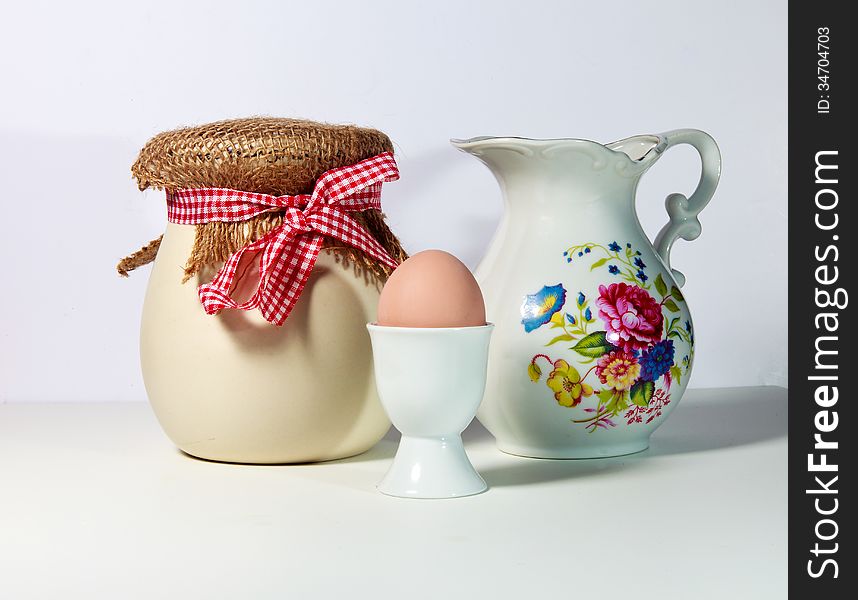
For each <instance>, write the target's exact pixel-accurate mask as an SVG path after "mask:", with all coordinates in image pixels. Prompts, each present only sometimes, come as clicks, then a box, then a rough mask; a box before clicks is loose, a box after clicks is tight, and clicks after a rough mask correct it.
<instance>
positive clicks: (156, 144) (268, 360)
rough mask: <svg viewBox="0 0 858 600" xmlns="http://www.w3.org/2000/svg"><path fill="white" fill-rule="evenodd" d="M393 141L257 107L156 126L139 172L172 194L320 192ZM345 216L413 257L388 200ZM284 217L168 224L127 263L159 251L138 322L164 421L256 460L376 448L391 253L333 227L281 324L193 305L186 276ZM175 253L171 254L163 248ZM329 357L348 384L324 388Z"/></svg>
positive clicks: (184, 436) (187, 445)
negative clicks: (308, 283) (372, 324)
mask: <svg viewBox="0 0 858 600" xmlns="http://www.w3.org/2000/svg"><path fill="white" fill-rule="evenodd" d="M383 153H392V144H391V142H390V140H389V139H388V137H387V136H386V135H384V134H383V133H381V132H379V131H376V130H372V129H364V128H359V127H354V126H341V125H327V124H319V123H313V122H309V121H301V120H293V119H276V118H249V119H239V120H231V121H221V122H217V123H212V124H208V125H203V126H199V127H192V128H185V129H179V130H175V131H169V132H166V133H162V134H159V135H157V136H155V137H154V138H153V139H152V140H150V141H149V142H148V143H147V144H146V146H145V147H144V148H143V149H142V151H141V153H140V156H139V158H138V159H137V161H136V162H135V163H134V165H133V167H132V173H133V175H134V177H135V178H136V179H137V182H138V184H139V187H140V189H141V190H145V189H147V188H149V187H153V188H156V189H164V190H166V192H167V194H168V198H169V194H171V193H174V192H178V191H179V190H189V189H195V188H228V189H231V190H242V191H246V192H255V193H258V194H269V195H272V196H295V195H299V194H310V193H312V192H313V190H314V187H315V186H316V184H317V180H319V177H320V175H322V174H323V173H325V172H330V171H331V170H332V169H338V168H341V167H347V166H349V165H354V164H356V163H360V162H361V161H365V160H367V159H370V158H371V157H375V156H378V155H382V154H383ZM349 216H350V217H351V218H352V219H354V221H356V222H357V223H358V224H359V225H360V226H361V227H362V228H363V229H364V230H365V231H366V232H367V233H368V234H369V235H370V236H371V237H372V238H374V240H376V241H377V242H378V243H379V244H380V245H381V247H383V249H384V251H386V253H387V255H389V257H391V258H393V260H395V262H396V263H398V262H401V261H402V260H404V259H405V258H406V254H405V252H404V250H403V249H402V246H401V245H400V243H399V241H398V240H397V239H396V237H395V236H394V234H393V233H392V232H391V231H390V229H389V228H388V227H387V225H386V224H385V222H384V216H383V214H382V213H381V211H380V210H377V209H368V210H362V211H360V212H351V213H349ZM282 223H283V214H282V213H281V212H266V213H263V214H260V215H258V216H255V217H252V218H251V219H248V220H244V221H240V222H208V223H203V224H198V225H176V224H174V223H168V226H167V231H166V232H165V234H164V236H162V237H160V238H158V239H156V240H153V241H152V242H151V243H149V244H148V245H146V246H144V247H143V248H142V249H140V250H139V251H137V252H135V253H133V254H131V255H130V256H128V257H126V258H124V259H122V261H120V263H119V265H118V266H117V270H118V271H119V273H120V274H122V275H127V274H128V272H129V271H131V270H133V269H135V268H137V267H139V266H141V265H143V264H146V263H149V262H152V261H153V260H154V261H155V269H154V270H153V272H152V275H151V277H150V284H149V289H148V291H147V297H146V302H145V304H144V314H143V325H142V329H141V359H142V363H143V373H144V381H145V382H146V388H147V392H148V393H149V397H150V401H151V402H152V405H153V408H154V409H155V412H156V415H157V416H158V418H159V420H160V421H161V424H162V426H164V429H165V431H166V432H167V434H168V435H169V436H170V437H171V439H173V441H174V442H175V443H176V444H177V445H178V446H179V447H180V448H181V449H183V450H185V451H186V452H188V453H190V454H194V455H195V456H200V457H203V458H211V459H215V460H226V461H236V462H258V463H277V462H304V461H313V460H326V459H331V458H337V457H340V456H347V455H351V454H356V453H358V452H361V451H363V450H365V449H367V448H369V447H370V446H372V445H373V444H374V443H375V442H376V441H377V440H378V439H379V438H380V437H381V435H383V433H384V432H385V431H386V429H387V426H388V423H387V420H386V417H385V416H384V414H383V411H382V410H381V408H380V406H379V405H378V401H377V398H376V394H375V389H374V384H373V383H372V378H371V365H370V364H369V362H368V360H369V359H368V358H367V357H369V356H370V355H371V350H370V346H369V340H368V337H367V335H366V332H365V331H364V330H363V323H364V322H366V321H369V320H372V319H373V317H374V310H375V301H377V295H378V291H379V290H380V286H381V284H382V283H383V281H384V280H385V279H386V277H387V276H388V275H389V273H390V267H389V266H388V265H386V264H383V263H382V262H380V261H378V260H377V259H375V258H374V257H373V256H370V255H368V254H367V253H366V252H364V251H363V250H361V249H358V248H355V247H351V246H349V245H347V244H344V243H343V242H342V241H341V240H338V239H335V238H333V237H325V238H324V241H323V243H322V247H323V248H324V250H323V252H322V254H320V256H319V259H318V262H317V267H316V268H315V269H314V270H313V274H312V280H313V283H312V286H313V289H312V293H309V294H308V292H307V291H305V292H304V296H309V297H306V298H305V297H303V296H302V297H301V298H299V300H298V303H297V304H296V310H295V312H294V313H293V314H292V315H291V316H289V317H288V319H287V320H286V321H285V323H284V326H283V327H275V326H274V325H270V324H268V323H264V321H262V320H261V317H258V315H257V316H256V317H252V316H251V315H246V314H245V315H243V317H241V318H239V317H237V316H235V315H232V316H228V315H227V313H230V312H238V311H224V313H223V314H221V315H218V316H209V315H206V314H205V313H204V312H203V309H202V307H201V306H200V305H199V301H197V302H196V305H195V306H193V307H191V306H190V303H191V302H192V297H193V295H194V294H190V293H189V292H188V288H194V287H195V284H202V283H204V282H205V281H206V280H207V279H208V278H210V277H211V275H212V273H213V272H214V271H215V270H216V269H217V268H219V266H220V265H221V264H222V263H223V262H224V261H225V260H227V259H228V258H229V257H230V256H231V255H233V254H234V253H235V252H237V251H239V250H240V249H242V248H244V247H245V246H247V245H248V244H251V243H253V242H255V241H256V240H259V239H260V238H262V237H263V236H265V235H266V234H268V233H269V232H271V231H272V230H274V229H276V228H278V227H279V226H280V225H281V224H282ZM191 231H192V235H191ZM165 252H168V253H169V254H170V256H169V258H163V259H162V254H164V253H165ZM180 255H184V258H183V259H182V260H183V263H182V264H183V266H182V267H181V268H179V266H178V265H179V263H178V262H177V258H178V256H180ZM160 263H163V264H160ZM335 266H338V268H334V267H335ZM343 267H346V268H343ZM192 279H193V280H195V281H189V280H192ZM322 315H324V316H322ZM254 319H255V320H254ZM313 332H316V333H315V334H313ZM308 333H309V335H308ZM334 336H336V340H335V339H331V338H333V337H334ZM237 340H240V342H238V343H237ZM325 344H331V345H329V346H325ZM257 346H258V347H264V348H265V349H266V350H265V352H264V353H260V352H258V348H257ZM341 347H344V348H348V352H347V353H343V351H341V350H340V348H341ZM319 348H324V349H326V351H325V352H321V351H320V350H319ZM338 352H339V353H340V354H339V355H338V354H337V353H338ZM323 357H324V358H323ZM281 359H282V360H281ZM331 360H337V362H338V363H339V367H338V368H339V369H340V372H341V373H342V374H347V376H348V379H350V382H351V383H349V384H348V385H342V386H341V387H339V388H337V387H336V382H334V383H333V384H331V383H329V384H328V389H327V391H325V389H324V386H323V385H317V383H318V384H321V382H323V381H324V380H325V378H326V377H329V371H330V368H331V365H330V361H331ZM236 381H238V382H239V383H238V384H237V383H236ZM331 385H334V387H333V388H331ZM236 414H241V418H239V419H236V418H235V415H236Z"/></svg>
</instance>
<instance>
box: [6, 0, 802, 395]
mask: <svg viewBox="0 0 858 600" xmlns="http://www.w3.org/2000/svg"><path fill="white" fill-rule="evenodd" d="M2 15H3V16H2V20H0V90H2V94H0V175H2V179H0V182H2V190H0V202H2V217H0V219H2V221H0V222H2V224H3V227H2V235H0V260H2V270H0V273H2V277H0V281H2V284H0V285H2V289H0V402H6V401H31V400H32V401H45V400H140V399H143V398H145V392H144V390H143V386H142V381H141V377H140V372H139V366H138V358H137V336H138V324H139V315H140V310H141V305H142V301H143V294H144V288H145V285H146V278H147V272H146V271H148V268H147V269H144V270H142V272H137V273H135V274H133V275H132V277H131V278H130V279H129V280H122V279H119V278H118V277H117V276H116V274H115V272H114V271H113V268H114V265H115V263H116V262H117V260H118V259H119V258H120V257H121V256H123V255H124V254H126V253H127V252H129V251H131V250H134V249H136V248H137V247H139V246H140V245H142V244H143V243H145V242H147V241H148V240H149V239H151V238H154V237H157V235H158V234H159V233H160V231H161V230H162V229H163V224H164V220H165V217H164V212H165V211H164V203H163V198H162V196H161V194H159V193H157V192H147V193H144V194H141V193H140V192H138V191H137V189H136V186H135V184H134V182H133V181H132V180H131V177H130V171H129V168H130V165H131V163H132V162H133V160H134V158H135V156H136V153H137V151H138V150H139V149H140V147H142V146H143V144H144V143H145V142H146V140H147V139H148V138H149V137H151V136H152V135H154V134H156V133H158V132H159V131H162V130H165V129H170V128H173V127H176V126H179V125H188V124H199V123H204V122H207V121H212V120H217V119H222V118H228V117H238V116H247V115H257V114H268V115H276V116H295V117H305V118H310V119H315V120H322V121H328V122H353V123H357V124H360V125H365V126H371V127H377V128H379V129H381V130H383V131H385V132H386V133H388V134H389V135H390V137H391V138H392V139H393V140H394V142H395V144H396V147H397V158H398V161H399V165H400V169H401V173H402V179H401V180H400V181H399V182H397V183H395V184H390V185H388V186H386V188H385V196H384V202H385V210H386V212H387V214H388V215H389V217H390V221H391V226H392V227H393V229H394V231H396V232H397V233H398V234H399V235H400V237H401V238H402V240H403V242H404V244H405V246H406V249H407V250H409V251H410V252H416V251H419V250H421V249H425V248H430V247H438V248H444V249H447V250H449V251H451V252H453V253H454V254H457V255H458V256H459V257H461V258H462V259H463V260H464V261H465V262H466V263H467V264H468V265H469V266H471V267H475V266H476V265H477V263H478V262H479V260H480V258H481V256H482V254H483V252H484V250H485V248H486V245H487V243H488V241H489V239H490V237H491V234H492V232H493V229H494V227H495V225H496V224H497V221H498V219H499V217H500V211H501V200H500V196H499V191H498V188H497V186H496V184H495V182H494V180H493V178H492V176H491V175H490V173H489V172H488V171H487V170H486V169H485V168H484V167H482V166H481V165H480V164H479V163H478V162H477V161H475V160H474V159H473V158H470V157H468V156H466V155H464V154H461V153H459V152H457V151H456V150H454V149H453V148H452V147H451V146H449V144H448V142H447V140H448V138H450V137H469V136H474V135H523V136H530V137H583V138H590V139H596V140H600V141H603V142H609V141H613V140H615V139H618V138H622V137H626V136H629V135H634V134H640V133H657V132H660V131H664V130H668V129H674V128H679V127H695V128H699V129H703V130H706V131H708V132H709V133H710V134H712V135H713V136H714V137H715V139H716V140H717V141H718V142H719V144H720V146H721V151H722V154H723V157H724V168H723V177H722V179H721V185H720V188H719V189H718V191H717V193H716V195H715V198H714V200H713V201H712V203H711V204H710V205H709V207H708V208H707V209H706V210H705V211H704V212H703V213H702V214H701V216H700V218H701V222H702V223H703V235H702V236H701V237H700V238H699V239H698V240H696V241H695V242H693V243H684V242H680V243H678V244H677V245H676V247H675V248H674V252H673V262H674V266H675V267H676V268H678V269H679V270H681V271H683V272H685V274H686V275H687V277H688V283H687V285H686V287H685V289H684V292H685V295H686V297H687V298H688V301H689V304H690V306H691V310H692V312H693V314H694V317H695V326H696V330H697V343H698V348H697V360H696V362H695V372H694V375H693V378H692V380H691V385H692V386H695V387H721V386H740V385H758V384H776V385H786V367H787V359H786V355H787V350H786V343H787V334H786V331H787V320H786V316H787V314H786V299H787V278H786V225H787V202H786V161H787V152H786V134H787V133H786V108H787V101H786V83H787V68H786V67H787V62H786V2H778V1H773V0H772V1H769V0H765V1H763V0H760V1H755V2H721V3H718V4H717V5H713V4H712V3H709V2H706V3H704V2H688V1H687V0H685V1H670V2H666V1H664V2H637V1H635V2H620V1H614V2H593V1H592V0H591V1H588V2H559V1H558V2H538V1H532V0H531V1H528V2H512V1H510V2H491V3H490V2H485V3H478V2H470V3H466V2H461V1H460V2H440V1H435V2H431V3H429V2H427V3H420V4H418V3H406V2H372V1H366V0H364V1H361V2H348V3H347V2H341V3H325V2H273V1H272V2H227V1H222V0H208V1H207V2H204V3H203V2H201V3H178V2H164V1H147V2H135V3H127V4H125V3H95V2H85V1H79V2H74V3H68V4H60V3H56V4H52V3H48V4H42V3H37V2H26V3H25V2H17V3H14V4H13V3H5V2H4V3H2ZM698 175H699V165H698V162H697V157H696V154H695V153H694V151H693V150H691V149H689V148H678V149H676V150H672V151H671V152H670V153H669V154H668V155H667V156H666V157H665V158H664V159H663V160H661V161H660V162H659V164H658V165H657V166H656V167H654V169H653V170H652V171H651V172H650V173H649V174H647V175H646V176H645V177H644V179H643V182H642V184H641V186H640V189H639V197H638V212H639V215H640V218H641V220H642V222H643V225H644V228H645V229H646V230H647V231H648V232H649V233H650V234H651V235H654V234H655V232H656V231H657V230H658V229H659V228H660V227H661V225H662V224H663V222H664V221H665V219H666V215H665V212H664V208H663V199H664V197H665V195H666V194H668V193H670V192H675V191H680V192H685V193H689V192H690V191H691V190H692V189H693V186H694V184H695V182H696V180H697V177H698Z"/></svg>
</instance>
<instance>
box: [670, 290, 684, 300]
mask: <svg viewBox="0 0 858 600" xmlns="http://www.w3.org/2000/svg"><path fill="white" fill-rule="evenodd" d="M670 295H671V296H673V297H674V298H676V299H677V300H679V301H680V302H682V301H683V300H685V296H683V295H682V292H680V291H679V288H678V287H676V286H673V287H672V288H670Z"/></svg>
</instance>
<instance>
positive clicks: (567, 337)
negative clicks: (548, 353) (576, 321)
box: [545, 333, 575, 346]
mask: <svg viewBox="0 0 858 600" xmlns="http://www.w3.org/2000/svg"><path fill="white" fill-rule="evenodd" d="M574 339H575V338H573V337H572V336H571V335H569V334H568V333H564V334H562V335H558V336H557V337H556V338H554V339H553V340H551V341H550V342H548V343H547V344H545V345H546V346H550V345H551V344H556V343H557V342H571V341H572V340H574Z"/></svg>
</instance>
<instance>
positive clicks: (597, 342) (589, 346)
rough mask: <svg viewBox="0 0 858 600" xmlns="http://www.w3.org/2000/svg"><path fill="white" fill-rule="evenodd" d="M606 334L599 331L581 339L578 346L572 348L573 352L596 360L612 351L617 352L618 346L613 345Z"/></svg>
mask: <svg viewBox="0 0 858 600" xmlns="http://www.w3.org/2000/svg"><path fill="white" fill-rule="evenodd" d="M605 335H606V332H604V331H597V332H595V333H591V334H590V335H588V336H586V337H583V338H581V339H580V340H579V341H578V343H577V344H575V345H574V346H572V350H574V351H575V352H577V353H578V354H580V355H581V356H588V357H590V358H596V357H599V356H602V355H603V354H607V353H608V352H610V351H611V350H616V346H614V345H613V344H611V343H610V342H609V341H608V340H607V339H606V337H605Z"/></svg>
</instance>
